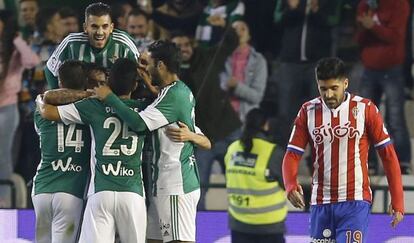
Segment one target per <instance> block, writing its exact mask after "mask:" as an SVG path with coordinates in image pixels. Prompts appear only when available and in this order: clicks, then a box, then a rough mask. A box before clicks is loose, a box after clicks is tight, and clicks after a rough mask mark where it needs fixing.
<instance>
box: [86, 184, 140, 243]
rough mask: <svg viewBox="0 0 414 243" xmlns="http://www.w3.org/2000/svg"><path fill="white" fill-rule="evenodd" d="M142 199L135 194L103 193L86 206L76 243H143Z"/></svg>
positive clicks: (95, 195)
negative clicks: (116, 233)
mask: <svg viewBox="0 0 414 243" xmlns="http://www.w3.org/2000/svg"><path fill="white" fill-rule="evenodd" d="M146 219H147V211H146V207H145V199H144V198H143V197H142V196H140V195H139V194H137V193H134V192H115V191H102V192H98V193H95V194H93V195H91V196H90V197H89V198H88V202H87V203H86V209H85V213H84V216H83V224H82V230H81V235H80V239H79V243H95V242H96V243H98V242H99V243H105V242H108V243H114V241H115V232H118V234H119V238H120V240H121V242H122V243H145V232H146V227H147V220H146Z"/></svg>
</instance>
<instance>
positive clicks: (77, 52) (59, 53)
mask: <svg viewBox="0 0 414 243" xmlns="http://www.w3.org/2000/svg"><path fill="white" fill-rule="evenodd" d="M138 56H139V52H138V49H137V47H136V46H135V44H134V41H133V39H132V38H131V37H130V36H129V35H128V34H127V33H126V32H123V31H121V30H117V29H115V30H114V31H113V32H112V34H111V35H110V36H109V38H108V42H107V43H106V45H105V47H104V48H102V49H96V48H94V47H92V46H91V45H90V44H89V40H88V35H87V34H86V33H83V32H82V33H72V34H69V35H68V36H67V37H66V38H65V39H64V40H63V41H62V42H61V43H60V44H59V46H58V47H57V48H56V50H55V51H54V52H53V54H52V56H51V57H50V58H49V60H48V61H47V64H46V68H45V72H46V73H45V74H46V79H47V82H48V84H49V86H50V88H51V89H53V88H57V87H58V81H57V76H58V70H59V67H60V65H61V64H62V62H63V61H65V60H68V59H74V60H80V61H84V62H92V63H97V64H99V65H101V66H103V67H106V68H110V67H111V66H112V64H113V63H114V62H115V60H116V59H117V58H120V57H123V58H128V59H131V60H133V61H134V62H137V60H138Z"/></svg>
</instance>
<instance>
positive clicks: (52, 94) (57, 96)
mask: <svg viewBox="0 0 414 243" xmlns="http://www.w3.org/2000/svg"><path fill="white" fill-rule="evenodd" d="M92 94H93V93H91V92H89V91H83V90H74V89H66V88H62V89H52V90H48V91H46V92H45V94H44V96H43V101H44V102H45V103H46V104H50V105H66V104H69V103H73V102H76V101H79V100H81V99H85V98H88V97H89V96H91V95H92Z"/></svg>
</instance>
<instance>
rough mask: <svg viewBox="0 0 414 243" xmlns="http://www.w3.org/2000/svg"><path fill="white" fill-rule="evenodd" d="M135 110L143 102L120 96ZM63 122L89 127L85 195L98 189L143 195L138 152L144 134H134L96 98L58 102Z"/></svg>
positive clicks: (112, 111) (136, 110)
mask: <svg viewBox="0 0 414 243" xmlns="http://www.w3.org/2000/svg"><path fill="white" fill-rule="evenodd" d="M123 102H124V104H126V105H127V106H128V107H130V108H131V109H133V110H134V111H135V112H139V111H141V110H143V109H144V108H145V104H144V103H143V102H140V101H135V100H123ZM58 110H59V115H60V118H61V119H62V122H63V123H65V124H71V123H79V124H88V125H89V127H90V129H91V139H92V142H91V165H90V166H91V180H90V184H89V190H88V196H90V195H92V194H94V193H97V192H100V191H119V192H121V191H122V192H135V193H138V194H139V195H141V196H143V188H142V175H141V152H142V146H143V141H144V138H145V136H144V135H140V136H138V135H137V134H136V133H135V132H133V131H130V129H129V127H128V126H127V125H126V124H125V123H124V122H122V120H120V119H119V118H118V117H117V115H116V114H115V111H114V110H113V109H112V108H111V107H109V106H105V105H104V104H103V103H101V102H100V101H99V100H97V99H84V100H82V101H78V102H76V103H74V104H69V105H65V106H59V107H58Z"/></svg>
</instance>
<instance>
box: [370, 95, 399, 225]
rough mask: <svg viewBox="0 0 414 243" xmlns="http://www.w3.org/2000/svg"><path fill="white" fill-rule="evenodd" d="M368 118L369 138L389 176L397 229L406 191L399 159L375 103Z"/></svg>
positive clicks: (371, 105)
mask: <svg viewBox="0 0 414 243" xmlns="http://www.w3.org/2000/svg"><path fill="white" fill-rule="evenodd" d="M366 117H367V119H366V122H367V131H368V136H369V138H370V140H371V141H372V142H373V143H374V147H375V148H376V149H377V152H378V154H379V156H380V157H381V161H382V163H383V166H384V171H385V175H386V176H387V181H388V185H389V188H390V194H391V207H392V214H393V217H394V219H393V221H392V226H393V227H395V226H396V225H397V224H398V223H399V222H400V221H401V220H402V217H403V216H402V215H403V214H404V191H403V187H402V179H401V170H400V165H399V161H398V157H397V154H396V153H395V149H394V146H393V144H392V143H391V139H390V137H389V135H388V132H387V129H386V128H385V126H384V122H383V120H382V117H381V114H380V112H379V111H378V108H377V107H376V106H375V105H374V104H373V103H369V104H368V105H367V114H366Z"/></svg>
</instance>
